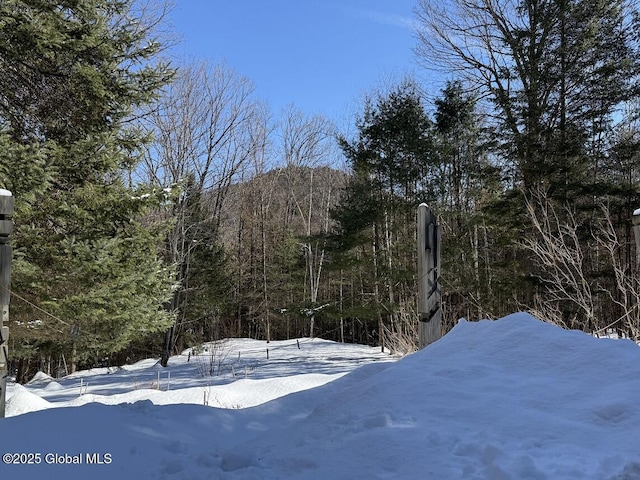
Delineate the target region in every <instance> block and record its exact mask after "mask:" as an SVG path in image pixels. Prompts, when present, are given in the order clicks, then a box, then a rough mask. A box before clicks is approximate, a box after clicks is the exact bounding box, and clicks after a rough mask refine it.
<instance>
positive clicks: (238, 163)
mask: <svg viewBox="0 0 640 480" xmlns="http://www.w3.org/2000/svg"><path fill="white" fill-rule="evenodd" d="M265 119H266V113H265V109H264V108H263V106H262V104H261V103H260V102H258V101H256V100H255V99H254V97H253V87H252V85H251V83H250V82H249V81H248V80H247V79H245V78H243V77H241V76H239V75H238V74H236V73H235V72H234V71H233V70H231V69H230V68H229V67H228V66H226V65H225V64H219V65H215V66H210V65H208V64H206V63H202V64H198V65H192V66H187V67H185V68H184V69H182V70H181V71H180V73H179V75H178V78H177V79H176V81H175V83H174V84H173V85H172V86H171V88H169V89H168V91H167V92H166V95H165V97H164V98H163V99H162V100H161V101H160V103H159V106H158V109H157V110H155V111H154V112H152V113H151V114H150V115H148V116H147V117H146V121H147V122H148V126H149V127H150V128H151V130H152V131H153V133H154V135H155V138H154V141H153V143H152V144H151V146H150V148H149V150H148V152H147V155H146V158H145V162H144V168H143V169H142V170H141V172H140V174H141V177H142V179H143V180H145V181H147V182H149V183H151V184H152V185H156V186H158V187H159V188H163V189H176V188H180V193H179V194H178V195H175V194H174V195H173V196H172V202H171V204H170V208H169V209H168V210H167V211H166V214H167V215H169V216H170V217H171V219H172V221H173V228H172V229H171V231H170V232H169V234H168V238H167V257H168V260H169V261H170V262H171V263H172V264H173V265H175V266H176V271H177V276H178V280H179V281H180V283H181V288H180V289H178V290H177V291H176V292H175V295H174V298H173V301H172V304H171V307H170V308H171V309H172V310H175V311H178V316H177V323H176V325H174V327H172V329H171V330H170V331H169V332H167V336H166V337H167V338H166V340H165V348H164V353H163V357H162V363H163V365H166V363H167V362H168V358H169V355H170V354H171V350H172V349H173V344H174V342H175V338H176V337H179V336H180V333H181V327H182V325H183V323H184V320H185V317H186V305H187V304H186V301H187V299H188V293H189V285H188V279H189V268H190V264H189V263H190V256H191V253H192V251H193V249H195V248H197V246H198V243H199V239H201V238H202V236H203V235H205V234H206V235H210V234H211V233H213V234H214V235H215V231H216V230H217V228H218V227H219V225H220V221H221V217H222V213H223V211H224V208H225V200H226V195H227V192H228V190H229V187H230V185H231V184H232V182H233V181H234V179H236V178H238V176H239V174H240V173H241V172H242V170H243V169H244V168H246V167H247V165H248V164H249V162H250V161H251V160H252V159H253V158H255V156H256V155H257V154H258V153H257V152H258V151H259V150H260V149H262V148H263V147H264V143H265V142H266V130H265V128H264V124H265V122H266V120H265ZM204 230H211V232H204Z"/></svg>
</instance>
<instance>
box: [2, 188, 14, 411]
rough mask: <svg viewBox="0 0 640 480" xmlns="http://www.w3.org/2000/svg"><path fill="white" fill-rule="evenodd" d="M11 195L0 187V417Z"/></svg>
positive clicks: (5, 354) (8, 295) (6, 368)
mask: <svg viewBox="0 0 640 480" xmlns="http://www.w3.org/2000/svg"><path fill="white" fill-rule="evenodd" d="M11 233H13V195H12V194H11V192H10V191H8V190H3V189H0V418H4V416H5V403H6V398H7V377H8V376H9V300H10V298H11V290H10V286H11Z"/></svg>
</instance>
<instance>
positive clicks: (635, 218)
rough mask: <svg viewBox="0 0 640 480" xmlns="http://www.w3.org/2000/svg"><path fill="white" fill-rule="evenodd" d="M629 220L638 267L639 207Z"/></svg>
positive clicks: (639, 252)
mask: <svg viewBox="0 0 640 480" xmlns="http://www.w3.org/2000/svg"><path fill="white" fill-rule="evenodd" d="M631 222H632V223H633V235H634V236H635V238H636V265H637V266H638V267H640V208H638V209H637V210H636V211H634V212H633V216H632V217H631Z"/></svg>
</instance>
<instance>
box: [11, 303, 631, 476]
mask: <svg viewBox="0 0 640 480" xmlns="http://www.w3.org/2000/svg"><path fill="white" fill-rule="evenodd" d="M323 348H327V346H326V345H323ZM309 373H311V372H309ZM638 378H640V349H639V348H638V347H637V346H636V345H635V344H634V343H632V342H630V341H626V340H610V339H595V338H592V337H590V336H588V335H585V334H582V333H581V332H571V331H564V330H561V329H559V328H557V327H554V326H552V325H549V324H545V323H542V322H539V321H537V320H535V319H533V318H532V317H531V316H529V315H527V314H522V313H521V314H514V315H511V316H508V317H505V318H504V319H501V320H498V321H494V322H491V321H482V322H477V323H471V322H464V321H462V322H460V323H459V325H457V326H456V327H455V328H454V329H453V330H452V331H451V332H450V333H449V334H448V335H446V336H445V337H444V338H442V339H441V340H439V341H438V342H436V343H434V344H432V345H430V346H429V347H427V348H426V349H424V350H423V351H421V352H418V353H416V354H414V355H411V356H409V357H407V358H405V359H403V360H401V361H398V362H396V363H382V362H380V363H371V364H369V365H366V366H363V367H361V368H358V369H356V370H355V371H353V372H352V373H350V374H347V375H344V376H342V377H341V378H339V379H337V380H335V381H333V382H330V383H327V384H326V385H324V386H321V387H318V388H315V389H310V390H304V391H301V392H298V393H294V394H291V395H287V396H284V397H281V398H278V399H276V400H273V401H271V402H268V403H266V404H263V405H259V406H256V407H253V408H246V409H242V410H236V409H217V408H211V407H205V406H199V405H184V404H182V405H178V404H176V405H166V406H158V405H154V404H152V403H151V402H150V401H142V402H137V403H134V404H123V405H119V406H106V405H97V404H88V405H85V406H82V407H75V408H55V409H48V410H43V411H39V412H34V413H30V414H27V415H21V416H18V417H13V418H7V419H5V420H3V421H2V423H1V425H2V432H3V435H2V436H0V452H2V453H7V452H16V453H29V452H32V453H33V452H38V453H40V454H41V455H43V456H44V455H45V454H46V453H51V452H54V453H58V454H67V455H79V458H81V459H84V462H83V463H82V464H80V465H60V464H50V463H47V462H44V461H43V462H41V463H40V464H39V465H19V466H18V465H6V464H5V465H0V476H2V477H4V475H5V474H6V475H9V474H12V475H13V476H14V477H16V478H38V479H39V478H70V479H72V478H86V477H90V478H92V480H97V479H101V478H104V479H106V478H109V479H111V478H114V476H118V475H123V474H125V475H126V477H127V478H136V477H137V478H149V479H162V478H165V479H169V478H175V479H182V478H194V479H197V478H202V479H207V478H225V479H283V478H296V479H327V478H332V479H360V478H362V479H370V478H403V479H407V478H419V479H438V480H440V479H456V478H478V479H492V480H500V479H525V478H527V479H538V480H544V479H549V480H551V479H553V480H557V479H594V480H595V479H598V480H613V479H640V447H638V445H639V444H640V382H638ZM289 381H290V382H291V381H292V380H291V378H290V379H289ZM231 386H233V383H231V384H229V387H231ZM249 394H250V393H247V395H249ZM16 395H20V392H16V393H15V394H14V395H13V397H12V398H15V396H16ZM105 454H108V458H109V462H108V463H103V464H98V465H96V464H88V462H87V459H89V460H91V459H93V460H95V459H97V458H105V457H104V455H105ZM100 455H102V456H101V457H100ZM51 458H53V459H55V458H56V457H50V459H51ZM63 458H64V457H63ZM94 463H95V462H94Z"/></svg>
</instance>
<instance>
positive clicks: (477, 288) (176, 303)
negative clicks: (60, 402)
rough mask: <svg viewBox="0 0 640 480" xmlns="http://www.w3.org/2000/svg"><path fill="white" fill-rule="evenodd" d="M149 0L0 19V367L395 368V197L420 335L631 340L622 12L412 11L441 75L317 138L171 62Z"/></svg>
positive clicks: (633, 106) (631, 75) (631, 154)
mask: <svg viewBox="0 0 640 480" xmlns="http://www.w3.org/2000/svg"><path fill="white" fill-rule="evenodd" d="M166 14H167V11H166V9H165V7H164V5H163V4H160V3H154V2H148V3H141V2H137V1H134V0H73V1H65V2H62V1H60V2H39V1H35V0H8V1H6V2H3V3H2V5H0V18H2V22H3V23H2V27H1V28H0V65H1V66H2V68H0V158H1V162H0V187H2V188H7V189H9V190H11V191H12V192H13V193H14V196H15V198H16V212H15V217H14V219H15V233H14V236H13V245H14V259H13V273H12V287H11V288H12V292H13V294H14V296H13V297H12V305H11V317H10V328H11V336H10V353H11V357H12V363H11V366H12V370H13V372H14V373H15V374H17V376H18V379H19V380H24V379H25V378H27V376H28V375H29V374H30V373H32V372H33V370H34V369H43V370H46V371H50V372H54V371H56V370H58V371H59V370H62V371H73V370H74V369H75V368H78V367H86V366H95V365H107V364H118V363H121V362H124V361H127V360H133V359H135V358H138V357H143V356H150V355H157V356H159V357H160V358H161V363H162V364H163V365H167V364H168V362H169V359H170V356H171V355H173V354H175V353H179V352H181V351H182V350H183V349H184V348H186V347H189V346H193V345H195V344H198V343H200V342H203V341H209V340H215V339H219V338H224V337H230V336H249V337H253V338H261V339H264V340H267V341H269V340H271V339H279V338H290V337H299V336H323V337H325V338H330V339H335V340H338V341H352V342H360V343H369V344H379V345H382V346H383V347H384V348H386V349H388V350H390V351H394V352H399V353H403V352H409V351H412V350H413V349H414V348H415V340H416V337H417V333H416V330H417V311H416V304H417V299H416V293H417V289H416V278H415V275H416V271H415V270H416V253H415V249H416V246H415V245H416V232H415V215H416V207H417V205H418V204H419V203H422V202H426V203H427V204H428V205H429V206H430V208H431V209H432V210H433V211H434V212H435V213H436V215H437V216H438V219H439V221H440V223H441V225H442V229H443V233H442V240H443V244H442V287H443V302H444V305H443V308H444V318H445V324H444V326H443V329H444V330H445V331H447V330H449V329H450V328H451V327H452V326H453V325H454V324H455V321H456V320H457V319H458V318H460V317H466V318H470V319H477V318H496V317H499V316H502V315H504V314H507V313H510V312H513V311H515V310H529V311H532V312H533V313H535V314H536V315H537V316H539V317H540V318H542V319H544V320H546V321H550V322H553V323H556V324H558V325H560V326H563V327H566V328H580V329H583V330H586V331H590V332H596V333H598V332H600V331H603V330H604V329H606V328H616V329H618V331H619V332H621V333H624V334H626V335H630V336H632V337H634V338H635V337H637V336H638V331H639V328H640V312H639V311H638V310H639V309H638V300H640V289H639V288H638V285H639V284H638V281H639V278H638V266H637V264H636V257H635V250H634V239H633V232H632V229H631V222H630V216H631V213H632V212H633V211H634V210H635V209H636V208H637V207H640V198H639V195H638V192H639V190H638V165H639V163H638V159H639V157H638V141H639V138H640V137H639V132H640V130H639V129H638V122H637V114H638V111H639V110H638V107H637V105H638V94H639V90H638V82H637V80H638V67H639V66H640V61H639V59H640V57H639V56H638V55H639V50H638V38H640V37H639V36H638V33H639V32H640V30H639V29H638V15H637V10H636V7H635V5H634V4H632V3H630V2H627V1H614V2H596V1H592V0H586V1H577V0H553V1H551V0H519V1H506V0H500V1H499V2H494V1H488V0H472V1H468V0H465V1H464V2H462V1H458V0H450V1H447V2H442V3H434V2H428V1H426V0H419V1H418V2H417V5H416V17H417V20H418V23H417V24H418V27H417V32H416V33H417V40H418V42H417V46H416V56H417V58H418V59H419V60H420V61H421V62H422V63H423V64H424V66H425V67H427V68H432V67H433V66H434V65H436V66H438V67H440V68H443V69H445V70H446V71H447V72H448V74H449V75H450V76H451V80H450V81H449V82H447V83H446V86H445V87H444V88H443V89H442V90H441V91H439V92H426V91H425V90H424V88H423V87H422V86H421V85H420V84H419V83H418V82H417V81H416V80H414V79H411V78H407V79H405V80H402V81H400V82H398V83H396V84H394V85H390V86H388V87H387V88H385V89H382V90H380V91H378V92H376V93H372V94H371V95H370V96H369V97H368V99H367V100H366V101H365V102H364V103H363V105H362V110H361V112H360V114H359V115H358V117H357V118H356V119H355V121H354V125H353V127H354V128H353V132H352V133H344V132H340V131H339V130H338V129H337V128H336V126H335V125H333V124H332V123H331V122H330V121H329V120H327V119H325V118H323V117H320V116H316V115H309V114H306V113H303V112H300V111H299V110H297V109H296V108H295V107H294V106H292V107H290V108H288V109H285V110H284V111H282V112H280V113H279V114H278V116H275V117H274V116H273V114H272V112H270V110H269V108H268V106H267V105H266V104H265V103H264V102H262V101H261V100H260V99H259V98H257V97H256V95H255V93H254V91H253V86H252V84H251V82H250V81H249V80H248V79H246V78H244V77H242V76H241V75H239V74H238V73H236V72H235V71H234V70H233V69H232V68H231V67H230V66H228V65H226V64H224V63H220V64H215V65H211V64H208V63H191V64H180V65H178V66H176V65H174V64H173V63H172V62H168V61H165V60H164V58H165V57H166V55H165V51H164V50H163V49H164V46H163V38H162V35H161V29H160V27H161V26H162V21H163V19H164V18H165V16H166Z"/></svg>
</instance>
